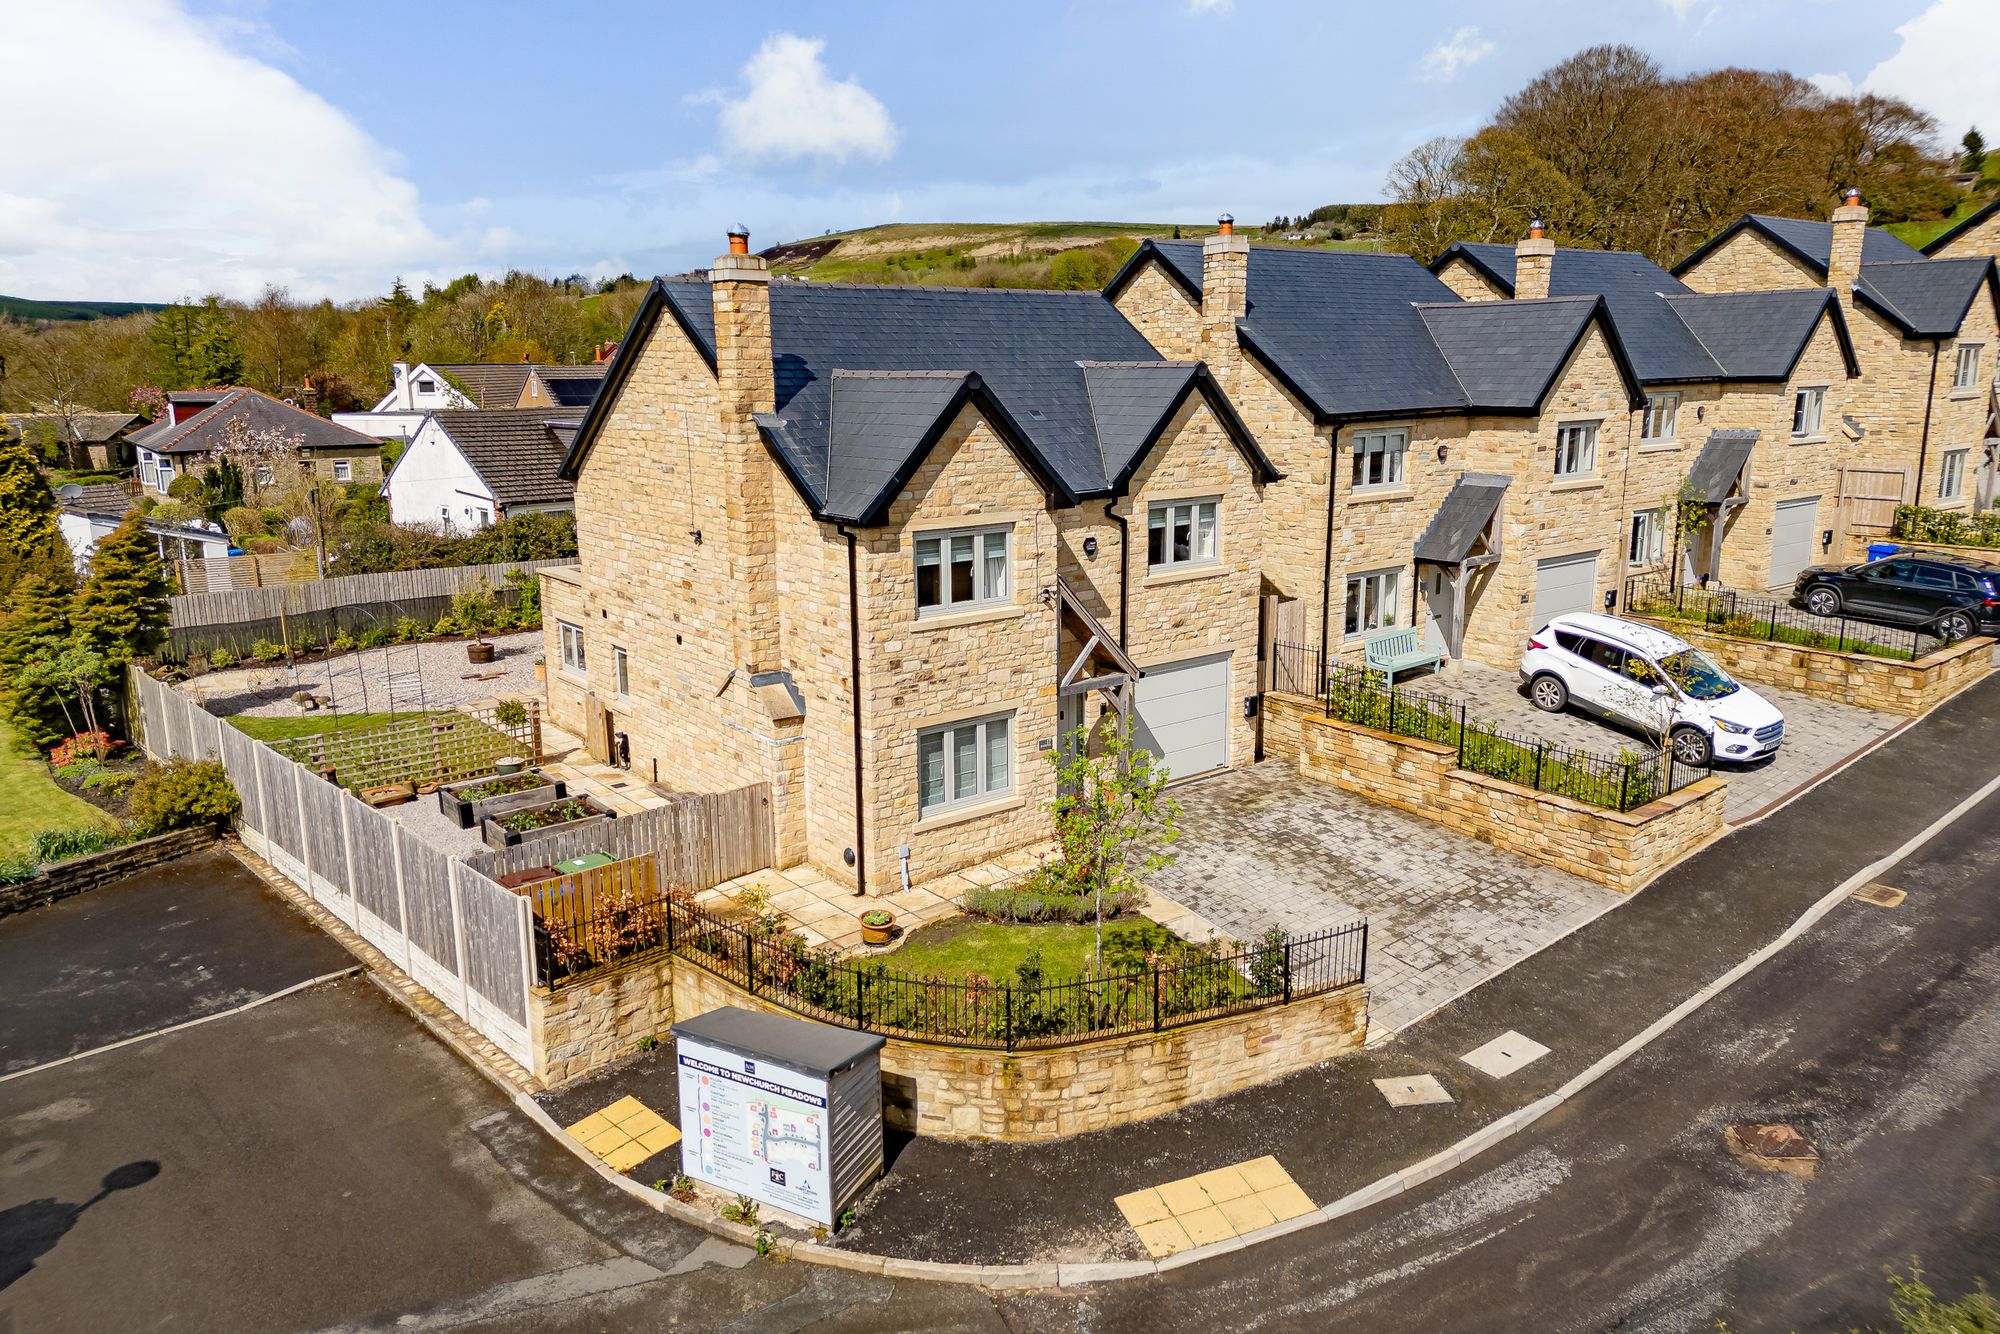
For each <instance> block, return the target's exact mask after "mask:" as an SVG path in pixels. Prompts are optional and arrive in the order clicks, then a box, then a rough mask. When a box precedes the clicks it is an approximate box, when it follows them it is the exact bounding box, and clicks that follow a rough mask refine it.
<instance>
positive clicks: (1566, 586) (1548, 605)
mask: <svg viewBox="0 0 2000 1334" xmlns="http://www.w3.org/2000/svg"><path fill="white" fill-rule="evenodd" d="M1596 610H1597V553H1596V552H1595V551H1586V552H1584V553H1583V554H1582V555H1580V556H1554V557H1551V558H1550V559H1548V560H1545V561H1543V562H1541V563H1540V564H1539V565H1537V566H1536V567H1535V628H1536V629H1538V630H1539V629H1541V627H1543V626H1545V625H1547V624H1548V623H1549V618H1550V617H1553V616H1567V615H1569V614H1571V613H1573V612H1579V611H1596Z"/></svg>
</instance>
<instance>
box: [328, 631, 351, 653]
mask: <svg viewBox="0 0 2000 1334" xmlns="http://www.w3.org/2000/svg"><path fill="white" fill-rule="evenodd" d="M326 646H327V647H328V648H330V649H332V650H333V651H334V652H335V653H352V652H353V651H354V636H353V635H350V634H348V633H347V631H345V630H340V631H336V632H335V634H334V636H333V638H332V639H329V640H327V641H326Z"/></svg>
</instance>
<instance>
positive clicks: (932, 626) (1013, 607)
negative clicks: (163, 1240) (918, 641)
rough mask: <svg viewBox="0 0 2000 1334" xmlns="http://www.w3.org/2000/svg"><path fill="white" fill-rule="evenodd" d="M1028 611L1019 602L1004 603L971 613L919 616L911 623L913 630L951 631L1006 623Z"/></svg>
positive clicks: (973, 610) (975, 608) (952, 612)
mask: <svg viewBox="0 0 2000 1334" xmlns="http://www.w3.org/2000/svg"><path fill="white" fill-rule="evenodd" d="M1025 611H1027V608H1026V607H1025V606H1022V605H1021V604H1020V603H1018V602H1002V603H999V604H997V605H995V606H991V607H974V608H973V609H971V610H970V611H942V612H934V613H931V614H929V615H925V616H918V617H917V618H916V619H915V620H913V621H911V622H910V628H911V629H912V630H949V629H951V628H952V627H953V626H959V625H983V624H985V623H986V622H987V621H1004V620H1009V619H1011V618H1013V617H1016V616H1019V615H1021V614H1022V613H1023V612H1025Z"/></svg>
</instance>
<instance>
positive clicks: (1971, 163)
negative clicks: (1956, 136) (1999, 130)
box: [1958, 125, 1986, 176]
mask: <svg viewBox="0 0 2000 1334" xmlns="http://www.w3.org/2000/svg"><path fill="white" fill-rule="evenodd" d="M1959 145H1960V147H1961V148H1962V149H1963V150H1964V151H1963V152H1962V153H1960V154H1959V159H1958V161H1959V168H1960V170H1962V171H1965V172H1968V173H1970V174H1971V175H1974V176H1977V175H1979V174H1980V173H1981V172H1983V171H1985V170H1986V136H1985V135H1983V134H1981V133H1980V132H1979V127H1978V126H1977V125H1975V126H1973V127H1972V128H1971V129H1969V130H1967V131H1966V132H1965V138H1963V139H1961V140H1960V141H1959Z"/></svg>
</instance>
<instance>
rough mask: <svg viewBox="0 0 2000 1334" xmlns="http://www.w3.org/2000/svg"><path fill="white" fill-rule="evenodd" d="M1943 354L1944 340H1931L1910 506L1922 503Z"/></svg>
mask: <svg viewBox="0 0 2000 1334" xmlns="http://www.w3.org/2000/svg"><path fill="white" fill-rule="evenodd" d="M1943 354H1944V339H1942V338H1935V339H1932V340H1931V382H1930V383H1929V384H1927V385H1925V386H1924V434H1923V438H1922V439H1921V440H1919V441H1918V442H1917V493H1916V495H1914V496H1912V497H1911V498H1910V503H1911V504H1912V505H1921V504H1923V503H1924V469H1925V468H1926V467H1928V466H1929V462H1928V460H1929V458H1930V452H1931V404H1933V403H1935V402H1937V375H1938V358H1939V357H1941V356H1942V355H1943Z"/></svg>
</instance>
